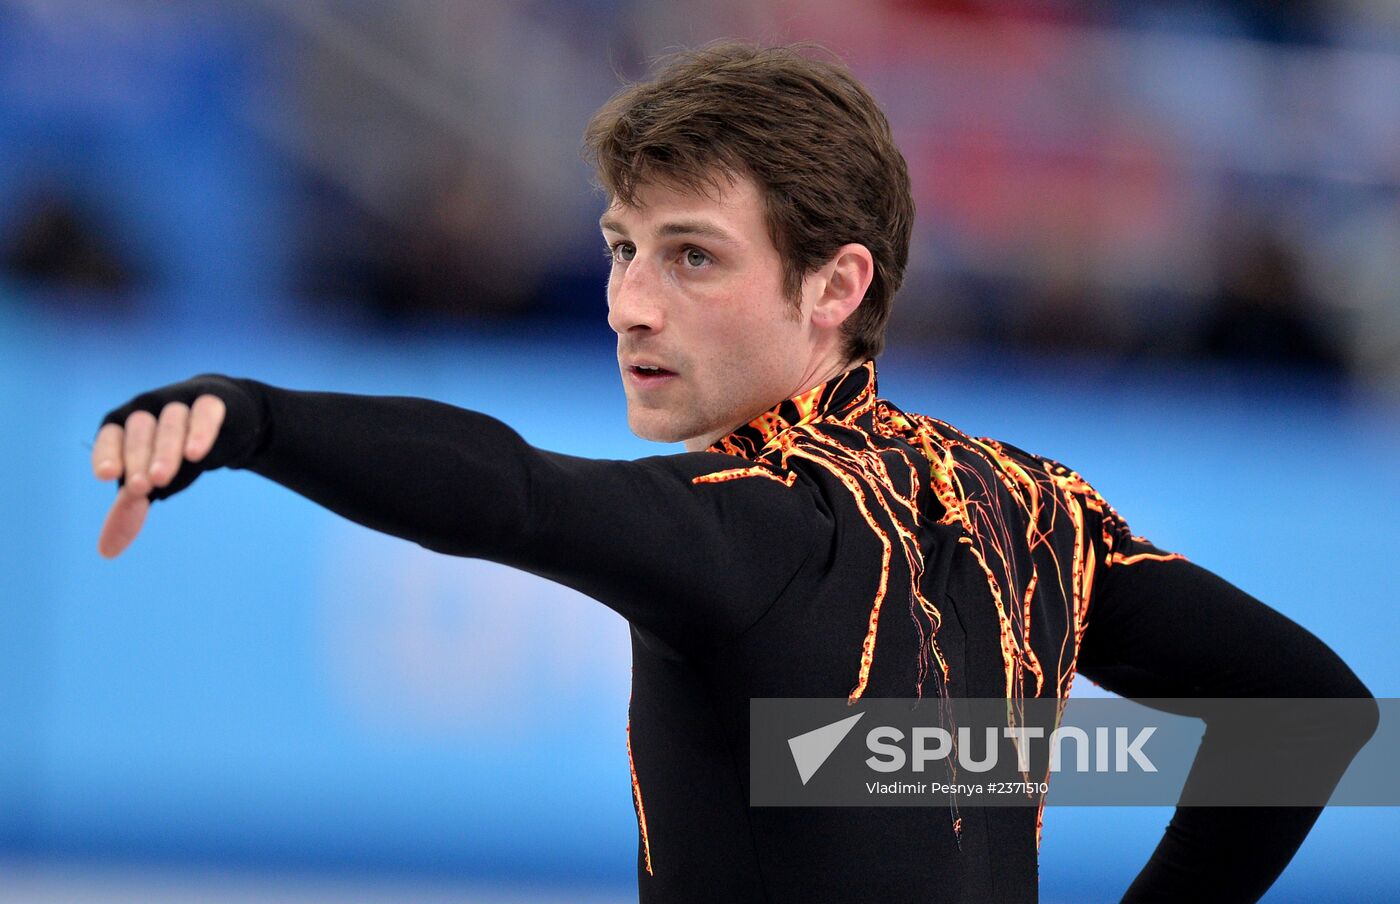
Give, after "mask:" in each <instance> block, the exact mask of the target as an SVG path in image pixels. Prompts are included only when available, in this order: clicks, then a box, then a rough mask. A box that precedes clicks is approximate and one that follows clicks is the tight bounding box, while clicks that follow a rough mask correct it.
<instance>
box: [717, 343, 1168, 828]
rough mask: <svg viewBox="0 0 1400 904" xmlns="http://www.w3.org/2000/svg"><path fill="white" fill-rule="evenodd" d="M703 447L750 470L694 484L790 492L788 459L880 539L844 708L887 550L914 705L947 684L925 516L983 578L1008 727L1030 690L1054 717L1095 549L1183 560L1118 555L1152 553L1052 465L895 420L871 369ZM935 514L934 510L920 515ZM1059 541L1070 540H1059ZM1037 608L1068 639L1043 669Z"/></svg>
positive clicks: (1070, 670) (898, 416) (868, 648)
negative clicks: (911, 634) (849, 502)
mask: <svg viewBox="0 0 1400 904" xmlns="http://www.w3.org/2000/svg"><path fill="white" fill-rule="evenodd" d="M709 451H712V452H722V453H725V454H728V455H735V456H739V457H741V458H745V459H747V460H749V461H751V462H753V464H752V465H750V466H748V467H743V468H727V469H724V470H721V471H716V472H714V473H711V474H705V475H702V476H700V477H696V478H695V479H694V481H693V482H694V483H696V484H707V483H720V482H724V481H728V480H737V479H744V478H749V477H762V478H766V479H771V480H776V481H778V482H781V483H784V484H786V485H788V486H792V485H793V482H794V480H795V478H796V476H797V471H796V470H795V469H794V468H793V464H794V463H796V462H801V463H805V464H806V465H808V466H812V467H816V468H820V469H822V470H824V471H826V472H827V473H829V474H830V475H831V476H832V477H834V478H835V479H836V480H837V481H838V482H839V483H840V485H841V486H842V487H844V488H845V490H846V491H847V492H849V493H850V495H851V498H852V499H853V501H854V502H855V506H856V509H857V511H858V512H859V513H860V516H861V518H862V519H863V520H864V522H865V524H866V525H867V526H868V527H869V528H870V530H871V531H872V532H873V533H874V535H875V536H876V537H877V538H878V539H879V541H880V545H881V559H880V569H879V571H878V572H877V573H876V575H875V578H874V585H875V586H874V587H873V598H872V601H871V607H870V613H869V618H868V621H867V629H866V635H865V639H864V641H863V642H862V644H861V648H860V655H859V662H858V667H857V669H856V674H855V680H854V683H853V685H852V687H851V690H850V692H849V694H848V698H847V699H848V702H850V703H855V702H856V701H857V700H859V699H860V698H861V696H862V695H863V694H864V693H865V691H866V688H867V686H868V684H869V680H870V670H871V666H872V665H873V663H874V659H875V651H876V640H877V637H878V633H879V624H880V614H881V608H882V605H883V604H884V602H885V597H886V594H887V592H888V590H889V584H890V569H891V567H892V565H893V563H894V562H895V561H896V555H895V552H896V549H897V550H898V552H899V556H898V557H897V558H898V560H899V562H900V565H901V566H902V567H903V568H904V569H907V573H908V575H909V576H910V579H911V584H910V586H911V592H912V595H913V598H914V602H915V603H917V606H911V612H912V614H913V615H914V617H915V623H916V625H917V626H918V629H919V636H920V638H922V642H921V647H920V651H919V662H918V671H917V674H918V680H917V682H916V686H915V687H914V688H913V690H914V692H915V693H916V695H918V696H919V697H922V696H923V683H924V679H925V678H926V677H927V675H928V674H929V672H930V670H932V671H933V673H934V674H935V675H936V676H937V677H938V678H939V679H940V680H939V682H938V684H939V694H940V696H941V697H944V698H946V696H947V687H948V682H949V679H950V678H951V677H952V676H951V675H950V674H949V665H948V661H947V659H946V658H945V657H944V655H943V652H942V651H941V650H940V648H939V645H938V629H939V626H940V624H941V622H942V615H941V613H940V612H939V609H938V605H937V602H938V601H935V600H929V599H928V598H926V597H925V596H924V595H923V591H922V589H921V586H920V585H921V583H922V577H923V573H924V561H923V553H922V548H921V546H920V544H919V537H918V525H919V523H920V521H921V520H922V519H926V518H932V517H933V516H934V515H935V514H936V515H937V519H936V521H937V523H939V524H945V525H953V526H955V527H957V528H959V537H958V542H959V543H961V544H964V545H966V546H967V548H968V550H969V552H970V554H971V556H972V558H973V559H974V560H975V561H976V563H977V565H978V567H979V568H980V570H981V572H982V573H983V574H984V575H985V577H986V581H987V590H988V593H989V595H990V599H991V603H992V605H993V606H994V607H995V609H996V615H997V621H998V624H999V626H1000V645H1001V652H1002V662H1003V671H1004V676H1003V677H1004V682H1003V684H1004V688H1005V693H1006V698H1007V703H1008V705H1007V713H1008V725H1009V726H1012V727H1015V726H1017V725H1020V724H1021V723H1022V721H1023V716H1024V712H1023V703H1022V702H1021V701H1023V700H1024V698H1025V696H1026V695H1027V694H1029V695H1030V696H1033V697H1040V696H1044V695H1046V694H1050V693H1053V694H1054V695H1055V696H1056V697H1057V698H1058V699H1059V700H1060V709H1061V711H1062V710H1063V707H1064V703H1065V701H1066V700H1067V699H1068V695H1069V689H1070V685H1071V683H1072V682H1073V679H1074V674H1075V663H1076V661H1077V658H1078V652H1079V646H1080V641H1081V639H1082V638H1083V634H1084V630H1085V628H1086V627H1087V624H1088V615H1089V599H1090V596H1091V593H1092V590H1093V579H1094V574H1095V571H1096V569H1097V567H1099V564H1098V563H1099V559H1100V556H1101V554H1100V553H1099V552H1098V548H1101V549H1102V550H1103V552H1102V559H1103V563H1102V564H1103V567H1111V566H1116V565H1131V564H1133V563H1135V562H1140V561H1144V560H1149V559H1150V560H1156V561H1166V560H1170V559H1181V558H1184V557H1183V556H1181V555H1180V554H1177V553H1159V552H1136V553H1127V552H1125V551H1124V549H1122V548H1120V547H1126V548H1129V549H1131V548H1132V547H1133V546H1134V545H1136V544H1142V545H1147V546H1150V543H1148V541H1147V540H1146V539H1145V538H1143V537H1139V536H1134V535H1132V534H1130V533H1129V532H1128V530H1127V527H1126V525H1125V524H1124V522H1123V520H1122V519H1121V518H1120V517H1119V516H1118V513H1117V512H1115V511H1114V510H1113V508H1112V507H1111V506H1110V505H1109V504H1108V503H1107V502H1106V501H1105V500H1104V499H1103V497H1102V496H1100V495H1099V494H1098V492H1097V491H1095V490H1094V488H1093V487H1092V486H1090V485H1089V484H1088V483H1087V482H1086V481H1085V480H1084V479H1083V478H1082V477H1080V476H1079V474H1077V473H1076V472H1074V471H1072V470H1070V469H1068V468H1066V467H1065V466H1063V465H1061V464H1059V463H1058V462H1055V461H1052V460H1050V459H1045V458H1041V457H1037V456H1033V455H1030V454H1028V453H1025V452H1023V451H1022V450H1019V449H1016V448H1015V447H1013V446H1010V445H1009V444H1005V443H1001V442H998V441H997V440H994V439H989V438H985V437H982V438H977V437H971V436H968V435H966V434H964V433H962V432H961V431H959V430H957V429H956V428H955V427H952V426H951V425H949V424H947V423H945V422H943V421H940V420H937V419H936V418H931V417H927V416H925V415H919V414H910V413H906V412H903V411H901V410H899V409H898V408H896V407H895V406H894V405H892V404H890V403H889V402H888V401H886V400H884V399H881V398H879V397H878V395H877V384H876V371H875V362H874V361H866V362H865V363H864V364H862V365H861V366H859V367H856V368H853V369H851V370H849V371H846V372H845V373H844V374H842V375H841V376H839V377H837V378H835V379H833V380H831V381H828V382H827V383H823V384H821V385H819V386H816V387H814V388H812V389H810V390H808V391H807V392H804V393H802V394H800V395H798V396H794V397H793V398H791V399H788V400H786V401H784V402H782V403H780V404H779V405H777V406H775V407H774V408H772V409H771V410H769V411H766V412H764V413H763V414H761V415H759V416H758V417H756V418H754V419H753V420H751V421H750V422H749V423H748V424H746V425H745V426H743V427H741V428H739V429H738V430H736V431H734V432H733V433H730V434H729V435H728V436H725V437H723V438H722V439H720V440H718V441H717V442H716V443H715V444H714V445H712V446H711V447H710V449H709ZM931 503H936V506H935V505H933V504H931ZM935 507H936V509H937V510H938V511H936V512H935V511H931V510H932V509H935ZM1090 512H1091V513H1093V514H1094V515H1095V516H1097V518H1098V520H1099V523H1100V524H1101V530H1100V532H1099V538H1098V539H1099V542H1098V543H1097V544H1096V543H1095V542H1093V539H1094V538H1092V537H1090V536H1089V535H1088V534H1087V532H1086V528H1087V524H1086V513H1090ZM1066 532H1068V533H1069V534H1070V535H1071V537H1072V543H1067V542H1066V540H1065V539H1064V535H1065V533H1066ZM1052 539H1055V540H1057V541H1058V542H1057V543H1052ZM1066 551H1067V552H1068V556H1067V558H1066V557H1065V555H1064V553H1065V552H1066ZM1047 607H1057V608H1061V609H1062V611H1065V612H1066V615H1067V618H1066V620H1065V621H1066V625H1067V629H1068V630H1067V632H1066V636H1065V638H1064V639H1063V641H1062V642H1061V644H1060V649H1059V655H1058V657H1057V659H1056V661H1055V662H1053V663H1045V662H1042V661H1041V659H1040V658H1039V657H1038V656H1037V654H1036V652H1035V650H1034V649H1033V648H1032V646H1031V643H1030V638H1031V619H1032V614H1033V613H1034V612H1035V611H1037V609H1039V610H1040V611H1049V610H1048V609H1047ZM920 616H922V618H920ZM1047 669H1048V673H1047ZM1047 682H1048V684H1047ZM1048 779H1049V776H1048V775H1047V776H1045V780H1046V781H1048ZM1044 804H1045V801H1044V797H1043V796H1042V797H1041V799H1040V801H1039V809H1038V811H1037V817H1036V846H1037V848H1038V847H1039V845H1040V835H1041V827H1042V825H1043V813H1044ZM961 824H962V820H961V817H960V816H958V815H957V810H956V805H955V806H954V808H953V827H954V832H955V835H956V834H960V832H959V830H960V828H961Z"/></svg>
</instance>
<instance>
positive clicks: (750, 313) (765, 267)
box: [601, 177, 873, 451]
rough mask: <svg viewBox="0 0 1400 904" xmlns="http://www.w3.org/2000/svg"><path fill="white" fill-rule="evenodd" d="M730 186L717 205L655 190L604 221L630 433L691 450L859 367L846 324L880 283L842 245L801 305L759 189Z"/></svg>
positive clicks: (611, 317) (861, 252)
mask: <svg viewBox="0 0 1400 904" xmlns="http://www.w3.org/2000/svg"><path fill="white" fill-rule="evenodd" d="M719 183H720V188H719V189H718V190H714V191H711V192H709V193H708V194H707V193H704V192H696V191H692V190H690V189H687V188H684V187H680V186H676V185H673V184H670V183H652V184H646V185H643V186H641V187H640V188H639V189H638V191H637V192H636V197H635V199H634V200H635V201H636V203H635V204H634V205H623V204H618V203H616V202H614V203H613V204H612V205H611V206H609V207H608V209H607V210H606V211H605V212H604V214H603V218H602V222H601V226H602V229H603V237H604V239H605V240H606V242H607V243H608V246H609V248H610V249H611V255H612V271H611V273H610V274H609V277H608V325H609V326H611V327H612V329H613V331H614V332H616V333H617V359H618V366H619V367H620V369H621V371H622V384H623V388H624V391H625V392H626V394H627V420H628V424H629V425H630V426H631V428H632V431H633V432H634V433H636V434H637V435H638V436H640V437H642V438H644V439H650V440H656V441H658V442H684V443H685V446H686V449H688V450H690V451H696V450H700V449H704V448H706V447H707V446H708V445H710V444H711V443H713V442H714V441H715V440H717V439H719V438H720V437H722V436H724V435H725V434H727V433H729V432H730V431H732V430H734V429H735V428H737V427H739V426H742V425H743V424H745V423H747V422H748V421H749V420H750V419H752V418H753V417H755V416H757V415H759V414H761V413H762V412H764V411H766V410H767V409H769V408H771V407H773V406H774V405H776V404H777V403H779V402H781V401H783V400H784V399H787V398H790V397H791V396H794V395H797V394H798V393H800V392H802V391H804V390H806V389H808V388H810V387H812V386H814V385H816V384H817V383H820V382H822V381H823V380H827V379H830V378H831V377H833V376H836V375H837V374H839V373H841V372H842V371H843V370H845V369H846V367H847V366H848V365H849V364H854V363H859V362H848V361H847V359H846V356H845V353H844V343H843V341H842V337H841V335H840V325H841V323H842V321H844V320H845V319H846V318H847V317H848V316H849V315H850V313H851V311H853V310H854V309H855V307H856V305H858V304H859V303H860V300H861V298H862V297H863V296H864V294H865V289H866V287H867V286H868V285H869V284H870V277H871V274H872V272H873V263H872V260H871V256H870V252H869V251H868V250H866V248H865V247H864V246H862V245H856V244H852V245H845V246H842V247H841V248H840V249H838V251H837V253H836V254H835V255H834V256H833V257H832V259H831V260H830V261H828V262H827V263H826V264H824V265H822V266H821V267H819V268H817V269H816V270H814V271H812V272H810V273H808V274H807V275H806V277H805V278H804V279H803V283H802V287H801V291H800V292H799V293H798V297H797V298H796V299H794V298H791V297H790V296H788V295H787V294H786V293H785V292H784V290H783V268H782V261H781V259H780V256H779V253H778V249H777V248H776V247H775V246H774V244H773V240H772V237H771V236H770V235H769V232H768V225H767V222H766V220H765V217H764V206H763V197H762V194H761V193H760V191H759V189H758V187H757V185H756V184H755V183H754V182H753V180H752V179H751V178H748V177H736V178H730V179H724V178H721V179H720V180H719Z"/></svg>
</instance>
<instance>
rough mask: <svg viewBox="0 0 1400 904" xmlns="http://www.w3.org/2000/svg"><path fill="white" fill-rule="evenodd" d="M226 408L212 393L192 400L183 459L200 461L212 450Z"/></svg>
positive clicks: (222, 401) (222, 422)
mask: <svg viewBox="0 0 1400 904" xmlns="http://www.w3.org/2000/svg"><path fill="white" fill-rule="evenodd" d="M227 411H228V406H227V405H225V404H224V400H223V399H221V398H219V397H218V396H216V395H213V394H212V393H205V394H204V395H202V396H200V397H199V398H197V399H195V400H194V409H193V410H192V411H191V413H190V434H189V437H188V438H187V439H186V440H185V457H186V458H188V459H189V460H190V461H200V460H201V459H203V458H204V456H206V455H208V454H209V450H210V449H212V448H214V440H216V439H218V437H219V428H221V427H222V426H223V424H224V415H225V414H226V413H227Z"/></svg>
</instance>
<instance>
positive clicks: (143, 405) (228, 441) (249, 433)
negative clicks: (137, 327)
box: [98, 374, 268, 501]
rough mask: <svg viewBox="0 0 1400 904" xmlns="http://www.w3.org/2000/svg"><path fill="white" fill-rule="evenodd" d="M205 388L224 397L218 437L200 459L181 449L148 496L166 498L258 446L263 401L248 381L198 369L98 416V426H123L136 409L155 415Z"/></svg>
mask: <svg viewBox="0 0 1400 904" xmlns="http://www.w3.org/2000/svg"><path fill="white" fill-rule="evenodd" d="M205 394H213V395H216V396H218V397H219V398H221V399H223V402H224V405H225V408H226V411H225V413H224V422H223V424H222V425H220V427H219V435H218V438H217V439H215V441H214V446H213V448H211V449H210V450H209V454H208V455H206V456H204V458H203V459H201V460H200V461H189V460H187V459H185V457H184V454H183V450H181V457H180V467H179V470H178V471H176V473H175V478H174V479H173V480H171V481H170V483H168V484H166V485H165V486H163V487H154V488H153V489H152V490H151V492H150V495H149V497H148V498H150V499H151V501H155V500H157V499H165V498H166V497H168V496H173V495H175V494H176V493H178V492H180V491H181V490H183V489H184V488H185V487H187V486H189V485H190V484H192V483H194V481H195V478H196V477H198V476H199V475H200V474H203V473H204V472H205V471H212V470H214V469H215V468H242V467H246V466H247V464H248V462H249V461H250V460H251V459H252V458H253V457H254V456H255V455H256V454H257V452H258V451H259V450H260V449H261V448H262V446H263V444H264V443H265V441H266V439H267V433H268V423H267V421H268V418H267V405H266V403H265V402H264V401H263V398H262V396H261V394H260V393H258V392H257V390H256V389H254V388H253V385H252V381H248V380H241V379H238V378H236V377H226V376H224V375H222V374H200V375H199V376H196V377H191V378H190V379H188V380H185V381H184V382H182V383H171V384H170V385H168V386H162V387H161V388H159V389H153V390H151V391H150V392H143V393H141V394H140V395H138V396H136V397H135V398H133V399H132V400H131V401H129V402H127V403H126V404H125V405H122V406H121V407H120V408H113V409H112V410H111V411H109V412H107V414H106V416H104V417H103V418H102V423H101V424H100V425H99V426H98V429H99V430H101V428H102V427H104V426H106V425H107V424H120V425H121V426H122V427H125V426H126V419H127V418H128V417H129V416H130V415H131V414H132V413H133V412H136V411H149V412H150V413H151V414H153V415H155V417H156V418H157V420H159V418H160V412H161V409H162V408H164V407H165V406H166V405H167V404H169V403H170V402H184V403H185V404H186V405H189V406H190V407H194V400H195V399H197V398H199V397H200V396H202V395H205ZM125 484H126V475H125V474H123V475H122V476H121V477H120V478H118V479H117V488H118V491H120V489H121V487H122V486H124V485H125Z"/></svg>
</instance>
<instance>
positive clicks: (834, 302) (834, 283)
mask: <svg viewBox="0 0 1400 904" xmlns="http://www.w3.org/2000/svg"><path fill="white" fill-rule="evenodd" d="M874 277H875V259H874V258H873V257H872V256H871V254H870V249H869V248H866V247H865V246H864V245H860V244H857V243H854V242H852V243H851V244H849V245H842V246H841V247H840V248H837V249H836V253H835V254H834V255H832V258H831V260H830V261H828V262H827V263H826V264H825V265H824V266H822V267H821V268H820V269H819V270H817V271H816V272H815V273H813V274H811V276H809V277H808V279H809V280H812V281H813V282H814V283H815V285H812V286H811V288H812V291H813V294H814V295H816V298H815V300H814V301H813V303H812V325H813V326H815V327H818V328H822V329H830V330H835V329H838V328H839V327H840V326H841V324H842V323H844V322H845V321H846V318H847V317H850V316H851V313H852V312H854V311H855V309H856V308H857V307H859V306H860V303H861V300H862V299H864V298H865V291H866V290H867V289H869V288H870V280H872V279H874Z"/></svg>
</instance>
